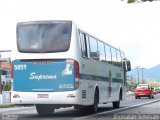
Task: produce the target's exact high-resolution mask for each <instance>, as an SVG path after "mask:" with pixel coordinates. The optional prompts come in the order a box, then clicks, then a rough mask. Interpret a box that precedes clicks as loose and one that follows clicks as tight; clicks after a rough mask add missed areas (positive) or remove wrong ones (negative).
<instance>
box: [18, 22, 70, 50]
mask: <svg viewBox="0 0 160 120" xmlns="http://www.w3.org/2000/svg"><path fill="white" fill-rule="evenodd" d="M71 29H72V24H71V22H69V21H66V22H64V21H63V22H39V23H36V22H35V23H34V22H31V23H20V24H18V25H17V46H18V50H19V52H24V53H48V52H65V51H67V50H68V49H69V46H70V40H71Z"/></svg>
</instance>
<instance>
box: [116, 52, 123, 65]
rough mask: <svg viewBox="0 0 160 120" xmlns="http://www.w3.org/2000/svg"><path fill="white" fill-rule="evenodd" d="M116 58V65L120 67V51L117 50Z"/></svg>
mask: <svg viewBox="0 0 160 120" xmlns="http://www.w3.org/2000/svg"><path fill="white" fill-rule="evenodd" d="M117 60H118V63H117V65H118V66H119V67H122V58H121V53H120V51H117Z"/></svg>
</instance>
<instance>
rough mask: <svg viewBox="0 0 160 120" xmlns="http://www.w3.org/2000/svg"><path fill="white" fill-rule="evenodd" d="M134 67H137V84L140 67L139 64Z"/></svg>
mask: <svg viewBox="0 0 160 120" xmlns="http://www.w3.org/2000/svg"><path fill="white" fill-rule="evenodd" d="M136 68H137V78H138V84H139V68H140V66H137V67H136Z"/></svg>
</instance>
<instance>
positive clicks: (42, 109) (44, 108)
mask: <svg viewBox="0 0 160 120" xmlns="http://www.w3.org/2000/svg"><path fill="white" fill-rule="evenodd" d="M36 110H37V113H38V115H40V116H45V115H51V114H53V112H54V110H55V108H54V106H53V105H49V104H37V105H36Z"/></svg>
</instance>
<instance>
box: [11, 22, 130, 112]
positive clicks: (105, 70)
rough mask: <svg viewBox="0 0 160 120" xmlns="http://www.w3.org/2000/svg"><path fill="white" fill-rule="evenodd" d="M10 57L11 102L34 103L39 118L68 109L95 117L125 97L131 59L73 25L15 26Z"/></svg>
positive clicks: (56, 23)
mask: <svg viewBox="0 0 160 120" xmlns="http://www.w3.org/2000/svg"><path fill="white" fill-rule="evenodd" d="M13 54H14V57H13V58H12V64H13V91H12V95H11V101H12V103H14V104H23V105H24V104H35V105H36V109H37V112H38V114H39V115H47V114H52V113H53V112H54V110H55V109H59V108H61V107H70V106H74V108H75V109H78V110H80V111H86V110H87V111H90V112H92V113H96V112H97V110H98V104H103V103H110V102H111V103H113V107H115V108H118V107H119V106H120V101H121V100H124V99H125V91H126V88H125V84H126V72H127V71H130V69H131V65H130V61H129V60H127V59H126V58H125V57H124V53H123V52H122V51H121V50H120V49H117V48H115V47H113V46H111V45H109V44H107V43H105V42H103V41H101V40H99V39H98V38H96V37H94V36H92V35H90V34H88V33H86V32H84V31H82V30H81V29H79V28H78V27H77V26H76V25H75V24H74V23H73V22H72V21H62V20H56V21H54V20H53V21H31V22H20V23H18V24H17V50H16V51H14V53H13Z"/></svg>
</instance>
